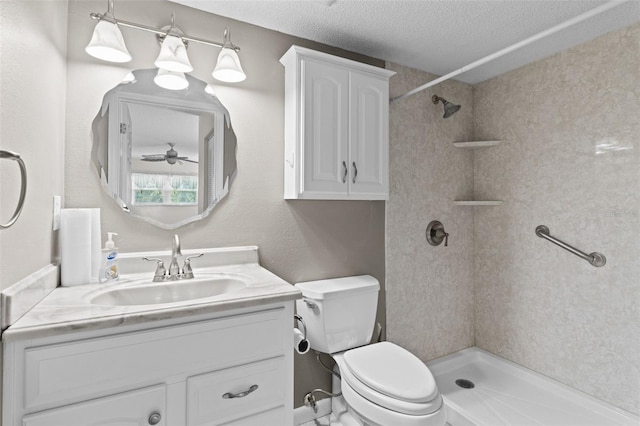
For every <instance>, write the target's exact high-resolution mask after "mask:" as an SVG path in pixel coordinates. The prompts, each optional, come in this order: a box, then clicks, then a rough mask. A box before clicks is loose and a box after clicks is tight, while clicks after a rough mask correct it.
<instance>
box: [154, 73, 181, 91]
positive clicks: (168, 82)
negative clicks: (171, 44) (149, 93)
mask: <svg viewBox="0 0 640 426" xmlns="http://www.w3.org/2000/svg"><path fill="white" fill-rule="evenodd" d="M153 82H154V83H155V84H157V85H158V86H160V87H163V88H165V89H169V90H183V89H186V88H187V87H189V82H188V81H187V78H186V77H185V76H184V73H182V72H178V71H168V70H165V69H162V68H160V69H158V74H156V76H155V77H154V79H153Z"/></svg>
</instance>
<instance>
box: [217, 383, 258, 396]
mask: <svg viewBox="0 0 640 426" xmlns="http://www.w3.org/2000/svg"><path fill="white" fill-rule="evenodd" d="M256 389H258V385H252V386H251V387H250V388H249V389H247V390H246V391H244V392H239V393H231V392H227V393H225V394H224V395H222V397H223V398H224V399H233V398H244V397H245V396H247V395H249V394H250V393H251V392H253V391H255V390H256Z"/></svg>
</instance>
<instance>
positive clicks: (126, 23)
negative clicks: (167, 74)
mask: <svg viewBox="0 0 640 426" xmlns="http://www.w3.org/2000/svg"><path fill="white" fill-rule="evenodd" d="M89 16H91V19H95V20H103V19H105V20H107V21H109V22H113V23H115V24H118V25H121V26H123V27H127V28H134V29H136V30H142V31H147V32H150V33H154V34H157V35H161V36H164V35H166V34H167V31H166V30H163V29H162V28H154V27H149V26H147V25H143V24H137V23H135V22H129V21H124V20H122V19H117V18H115V17H114V18H113V19H111V17H106V16H105V14H102V13H95V12H94V13H90V14H89ZM180 38H181V39H182V40H186V41H193V42H196V43H201V44H206V45H209V46H214V47H220V48H221V47H228V48H230V49H233V50H235V51H236V52H239V51H240V47H238V46H236V45H234V44H231V46H229V45H227V46H225V45H224V43H219V42H216V41H211V40H206V39H204V38H200V37H191V36H188V35H186V34H181V35H180Z"/></svg>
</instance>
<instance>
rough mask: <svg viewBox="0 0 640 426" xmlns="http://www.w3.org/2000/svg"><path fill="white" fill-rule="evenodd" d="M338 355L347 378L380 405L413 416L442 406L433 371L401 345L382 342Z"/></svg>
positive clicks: (350, 384)
mask: <svg viewBox="0 0 640 426" xmlns="http://www.w3.org/2000/svg"><path fill="white" fill-rule="evenodd" d="M334 359H335V360H336V362H337V363H338V367H339V368H340V373H341V375H342V380H343V382H345V384H346V385H347V386H349V387H350V388H351V389H352V390H353V391H355V393H357V394H358V395H360V396H361V397H362V398H365V399H366V400H368V401H370V402H372V403H374V404H376V405H379V406H381V407H384V408H386V409H388V410H391V411H395V412H398V413H403V414H408V415H413V416H422V415H427V414H431V413H433V412H435V411H437V410H439V409H440V408H441V407H442V397H441V396H440V394H439V393H438V388H437V385H436V383H435V380H434V378H433V375H432V374H431V371H429V369H428V368H427V366H426V365H425V364H424V363H423V362H422V361H420V360H419V359H418V358H417V357H416V356H415V355H413V354H411V353H410V352H409V351H407V350H405V349H403V348H401V347H400V346H397V345H394V344H393V343H390V342H380V343H376V344H372V345H368V346H362V347H360V348H356V349H351V350H348V351H346V352H342V353H340V354H334Z"/></svg>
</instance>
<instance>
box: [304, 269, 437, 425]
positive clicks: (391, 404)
mask: <svg viewBox="0 0 640 426" xmlns="http://www.w3.org/2000/svg"><path fill="white" fill-rule="evenodd" d="M296 287H298V288H299V289H300V291H301V292H302V297H303V298H302V300H298V301H297V302H296V304H297V306H296V307H297V310H298V315H300V316H302V318H303V319H304V321H305V323H306V328H307V338H308V339H309V343H310V344H311V348H312V349H314V350H316V351H319V352H324V353H328V354H331V356H333V359H334V360H335V361H336V364H337V366H338V368H339V370H340V376H341V379H340V380H337V379H334V386H333V390H332V392H333V393H338V392H340V391H342V397H339V398H336V397H334V398H333V401H332V411H333V414H332V416H333V417H332V420H334V419H335V420H336V421H337V423H336V424H341V425H344V426H352V425H365V426H443V425H445V424H446V415H445V408H444V405H443V403H442V396H440V392H439V391H438V387H437V386H436V382H435V380H434V378H433V375H432V374H431V371H429V369H428V368H427V366H426V365H425V364H424V363H423V362H422V361H420V359H418V358H417V357H416V356H415V355H413V354H412V353H410V352H409V351H407V350H405V349H403V348H401V347H400V346H397V345H395V344H393V343H390V342H380V343H374V344H370V345H368V343H369V341H370V339H371V334H372V332H373V327H374V324H375V318H376V307H377V305H378V290H379V289H380V284H379V283H378V280H376V279H375V278H373V277H372V276H369V275H361V276H356V277H346V278H336V279H328V280H321V281H309V282H304V283H298V284H296ZM333 424H334V423H332V425H333Z"/></svg>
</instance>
